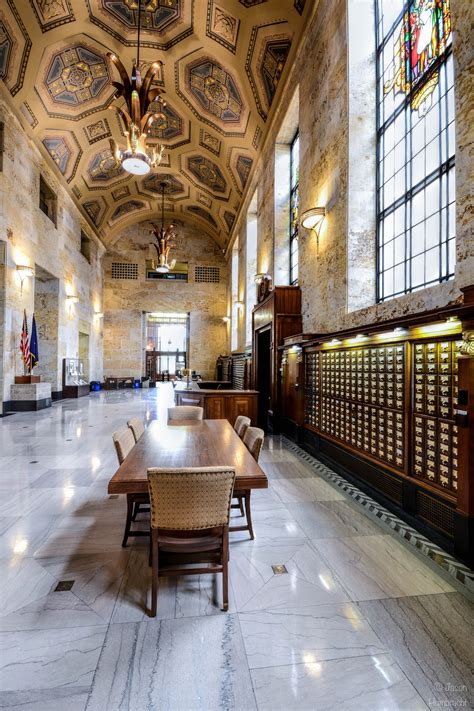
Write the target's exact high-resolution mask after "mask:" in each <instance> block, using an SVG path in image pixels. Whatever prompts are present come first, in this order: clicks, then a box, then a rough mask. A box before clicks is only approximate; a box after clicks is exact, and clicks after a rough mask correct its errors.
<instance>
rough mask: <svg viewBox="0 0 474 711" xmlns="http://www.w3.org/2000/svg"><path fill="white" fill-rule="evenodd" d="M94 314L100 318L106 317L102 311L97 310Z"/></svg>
mask: <svg viewBox="0 0 474 711" xmlns="http://www.w3.org/2000/svg"><path fill="white" fill-rule="evenodd" d="M94 316H95V317H96V318H99V319H100V318H104V314H103V312H102V311H95V312H94Z"/></svg>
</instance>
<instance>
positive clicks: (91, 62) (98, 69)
mask: <svg viewBox="0 0 474 711" xmlns="http://www.w3.org/2000/svg"><path fill="white" fill-rule="evenodd" d="M108 82H109V72H108V69H107V64H106V61H105V59H104V57H102V56H101V55H100V54H98V53H96V52H94V51H93V50H92V49H90V48H88V47H85V46H83V45H76V46H74V47H68V48H67V49H63V50H61V51H59V52H57V53H56V54H54V55H53V57H52V59H51V61H50V63H49V66H48V68H47V71H46V76H45V79H44V86H45V88H46V90H47V91H48V94H49V96H50V98H51V100H52V101H53V103H55V104H65V105H66V106H81V105H82V104H85V103H88V102H90V101H91V100H92V99H95V98H97V97H98V96H99V94H100V93H101V91H102V90H103V89H104V87H105V86H106V85H107V84H108Z"/></svg>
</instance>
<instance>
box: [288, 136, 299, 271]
mask: <svg viewBox="0 0 474 711" xmlns="http://www.w3.org/2000/svg"><path fill="white" fill-rule="evenodd" d="M299 164H300V139H299V135H298V133H297V134H296V136H295V137H294V139H293V141H292V144H291V148H290V284H297V283H298V224H299V213H298V198H299V189H298V188H299Z"/></svg>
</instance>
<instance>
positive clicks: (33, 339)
mask: <svg viewBox="0 0 474 711" xmlns="http://www.w3.org/2000/svg"><path fill="white" fill-rule="evenodd" d="M38 363H39V352H38V335H37V333H36V320H35V315H34V314H33V321H32V322H31V336H30V370H33V368H34V367H35V365H38Z"/></svg>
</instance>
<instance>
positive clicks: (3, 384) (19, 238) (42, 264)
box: [0, 86, 105, 412]
mask: <svg viewBox="0 0 474 711" xmlns="http://www.w3.org/2000/svg"><path fill="white" fill-rule="evenodd" d="M0 121H2V122H4V125H5V129H4V130H5V134H4V135H5V139H4V144H5V149H4V155H3V170H2V171H0V240H1V241H2V242H3V243H4V244H5V245H6V262H5V265H4V266H3V267H0V271H3V277H2V278H0V292H1V293H0V310H1V311H2V315H1V316H0V330H1V335H0V360H1V367H0V412H1V409H2V406H1V403H2V402H4V401H8V400H10V386H11V384H12V383H13V382H14V377H15V375H20V374H22V373H23V364H22V362H21V359H20V352H19V340H20V331H21V323H22V319H23V309H26V312H27V315H28V325H29V326H30V323H31V317H32V314H33V310H34V309H35V291H36V304H37V307H38V312H39V313H38V318H37V326H38V336H39V349H40V362H42V361H41V349H42V345H44V348H45V351H44V356H45V360H44V362H43V366H42V367H45V368H46V372H44V376H46V377H48V379H49V378H51V381H52V382H51V385H52V391H53V393H54V392H58V391H61V390H62V360H63V358H65V357H77V356H78V349H79V320H81V321H82V322H84V323H86V324H87V327H88V329H89V334H90V373H89V376H90V378H91V379H101V378H102V340H103V339H102V323H101V321H99V320H98V319H97V318H96V317H95V316H94V313H95V312H96V311H102V310H103V307H102V265H101V259H102V255H103V253H104V251H105V250H104V247H103V246H102V244H101V243H100V241H99V240H98V239H97V237H96V236H95V235H94V234H93V233H92V232H91V230H90V229H89V228H88V226H87V224H86V223H85V221H84V219H83V218H82V216H81V214H80V212H79V210H78V209H77V208H76V206H75V205H74V203H73V200H72V199H71V197H70V196H69V195H68V193H67V189H66V186H65V185H63V183H62V181H61V180H60V179H59V178H58V176H57V173H56V171H54V169H53V168H52V167H51V165H50V163H49V162H47V161H46V160H45V159H44V158H43V156H42V154H41V153H40V151H39V150H38V149H37V148H36V147H35V145H34V144H33V142H32V141H31V140H30V138H29V137H28V136H27V134H26V132H25V131H24V130H23V128H22V126H21V125H20V123H19V121H18V120H17V119H16V118H15V116H14V115H13V113H12V111H11V110H10V107H9V103H8V99H7V96H6V94H5V90H4V88H3V87H2V86H0ZM40 175H43V177H44V179H45V180H46V182H47V183H48V185H49V186H50V187H51V189H52V190H53V191H54V192H55V193H56V194H57V198H58V204H57V207H58V209H57V224H56V226H55V225H54V224H53V222H52V221H51V220H50V219H49V218H48V217H47V216H46V215H45V214H44V213H43V212H42V211H41V210H40V208H39V180H40ZM81 227H82V228H85V229H86V231H87V233H88V235H89V237H90V238H91V239H92V245H91V247H92V249H91V263H90V264H89V263H88V261H87V260H86V259H85V257H83V256H82V254H81V253H80V243H81V238H80V233H81ZM17 264H27V265H29V266H32V267H34V268H35V269H36V270H37V274H38V280H40V276H41V275H43V274H44V273H46V274H47V275H49V276H50V277H52V278H53V279H56V280H57V283H56V287H55V288H56V290H57V296H56V301H57V305H56V306H55V307H53V308H52V307H51V304H49V305H48V304H47V303H46V301H47V297H46V295H45V294H43V295H42V294H41V291H42V290H43V291H44V287H40V286H39V284H38V285H37V286H38V287H39V288H36V289H35V279H34V278H30V279H25V280H24V283H23V289H21V284H20V280H19V275H18V272H17V270H16V265H17ZM68 294H75V295H77V296H78V297H79V299H80V300H79V302H78V303H76V304H73V305H71V304H70V303H68V301H67V298H66V297H67V295H68ZM2 305H3V308H2ZM52 333H57V338H56V342H57V343H56V346H55V349H54V352H51V349H50V348H49V345H50V344H49V345H48V340H49V339H50V336H51V334H52ZM43 339H44V340H43Z"/></svg>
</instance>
